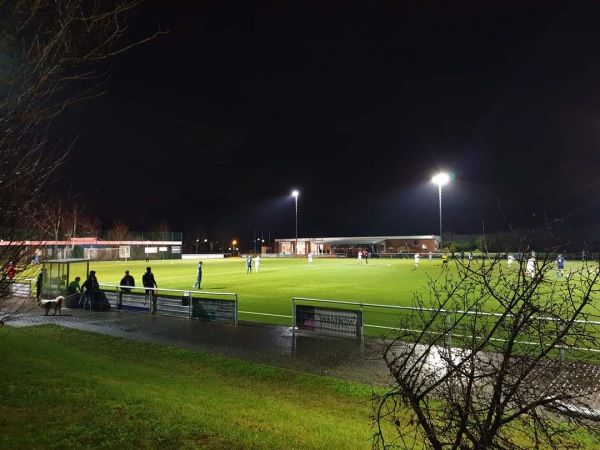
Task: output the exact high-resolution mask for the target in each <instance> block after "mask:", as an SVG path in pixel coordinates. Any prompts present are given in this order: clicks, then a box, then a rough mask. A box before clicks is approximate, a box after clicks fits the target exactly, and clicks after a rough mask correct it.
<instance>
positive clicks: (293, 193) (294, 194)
mask: <svg viewBox="0 0 600 450" xmlns="http://www.w3.org/2000/svg"><path fill="white" fill-rule="evenodd" d="M292 195H293V196H294V199H295V200H296V246H295V248H294V252H295V253H296V254H298V196H299V195H300V192H298V191H293V192H292Z"/></svg>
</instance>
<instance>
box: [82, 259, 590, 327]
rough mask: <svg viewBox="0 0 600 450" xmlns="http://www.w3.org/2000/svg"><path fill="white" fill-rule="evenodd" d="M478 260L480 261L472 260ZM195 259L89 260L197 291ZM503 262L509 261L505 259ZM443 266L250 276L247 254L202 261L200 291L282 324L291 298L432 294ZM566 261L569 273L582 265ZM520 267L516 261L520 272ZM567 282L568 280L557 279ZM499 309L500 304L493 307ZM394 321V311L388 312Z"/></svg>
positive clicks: (359, 299)
mask: <svg viewBox="0 0 600 450" xmlns="http://www.w3.org/2000/svg"><path fill="white" fill-rule="evenodd" d="M473 263H474V264H478V262H475V261H474V262H473ZM197 264H198V261H197V260H168V261H152V262H150V263H146V262H144V261H129V262H91V263H90V269H91V270H95V271H96V275H97V277H98V280H99V282H100V284H101V285H102V284H118V283H119V281H120V279H121V278H122V276H123V274H124V271H125V270H129V271H130V273H131V274H132V275H133V276H134V278H135V282H136V285H137V286H140V285H141V279H142V274H143V273H144V271H145V269H146V267H147V266H148V265H150V266H151V267H152V272H153V273H154V275H155V277H156V280H157V283H158V287H159V289H160V288H163V289H183V290H190V291H191V290H193V289H192V285H193V284H194V282H195V280H196V266H197ZM501 264H503V265H504V266H505V263H504V262H502V263H501ZM448 266H449V270H444V269H442V265H441V261H440V260H439V259H434V260H429V259H427V258H422V259H421V261H420V263H419V267H418V268H415V264H414V260H413V259H377V258H372V259H370V260H369V262H368V264H367V263H365V261H363V262H362V263H361V264H358V262H357V260H356V259H329V258H327V259H325V258H324V259H318V258H315V259H314V262H313V263H312V264H311V265H309V264H308V261H307V260H306V259H293V258H264V257H263V258H261V264H260V268H259V272H258V273H255V272H254V265H253V273H252V274H246V260H245V258H227V259H214V260H213V259H206V260H203V279H202V292H218V293H226V292H227V293H235V294H237V295H238V300H239V311H240V314H239V318H240V319H241V320H252V321H258V322H266V323H277V324H281V325H290V324H291V319H290V316H291V313H292V312H291V299H292V298H293V297H304V298H314V299H326V300H339V301H347V302H356V303H363V304H364V303H367V304H378V305H390V306H411V305H412V301H413V297H414V294H415V293H420V294H422V295H423V296H424V299H427V298H428V294H429V289H428V280H429V279H430V278H432V279H437V278H440V277H444V276H446V274H451V275H452V274H456V270H457V269H456V268H455V267H454V264H453V263H452V262H450V264H449V265H448ZM580 266H581V265H580V264H579V263H570V264H569V263H568V264H567V267H566V269H567V272H568V271H569V270H576V269H578V268H580ZM517 268H518V265H516V264H515V265H513V270H514V271H515V273H516V271H517ZM558 282H559V283H564V281H558ZM490 306H491V307H495V306H496V305H490ZM385 314H386V315H387V316H390V317H387V318H383V317H381V318H380V319H378V320H381V321H382V322H386V323H391V321H393V317H391V316H394V315H395V314H396V312H394V310H390V309H388V310H386V312H385Z"/></svg>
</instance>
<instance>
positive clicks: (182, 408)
mask: <svg viewBox="0 0 600 450" xmlns="http://www.w3.org/2000/svg"><path fill="white" fill-rule="evenodd" d="M0 390H1V392H2V395H1V396H0V448H2V449H22V448H61V449H62V448H80V449H85V448H94V449H102V448H105V449H113V448H136V449H150V448H161V449H183V448H190V449H191V448H198V449H203V448H205V449H281V448H286V449H368V448H370V436H371V434H372V431H371V424H370V420H369V418H368V416H369V413H370V406H371V405H370V395H371V388H369V387H367V386H363V385H356V384H351V383H347V382H342V381H337V380H332V379H328V378H323V377H318V376H313V375H307V374H301V373H296V372H291V371H287V370H284V369H280V368H274V367H270V366H266V365H261V364H253V363H249V362H245V361H239V360H234V359H229V358H225V357H219V356H210V355H205V354H200V353H196V352H192V351H188V350H182V349H176V348H171V347H164V346H159V345H153V344H148V343H138V342H132V341H126V340H123V339H119V338H113V337H108V336H102V335H98V334H94V333H86V332H82V331H78V330H72V329H68V328H62V327H58V326H55V325H43V326H36V327H27V328H12V327H4V328H1V329H0Z"/></svg>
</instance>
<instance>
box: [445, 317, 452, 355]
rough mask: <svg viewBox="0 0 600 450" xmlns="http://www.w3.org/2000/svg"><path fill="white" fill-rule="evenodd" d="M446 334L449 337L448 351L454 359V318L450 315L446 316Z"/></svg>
mask: <svg viewBox="0 0 600 450" xmlns="http://www.w3.org/2000/svg"><path fill="white" fill-rule="evenodd" d="M446 334H447V335H448V351H449V352H450V355H448V356H450V357H452V318H451V317H450V314H448V315H447V316H446Z"/></svg>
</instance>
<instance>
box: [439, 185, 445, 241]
mask: <svg viewBox="0 0 600 450" xmlns="http://www.w3.org/2000/svg"><path fill="white" fill-rule="evenodd" d="M438 198H439V202H440V250H441V249H442V248H443V242H444V235H443V234H442V184H441V183H440V184H438Z"/></svg>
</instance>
